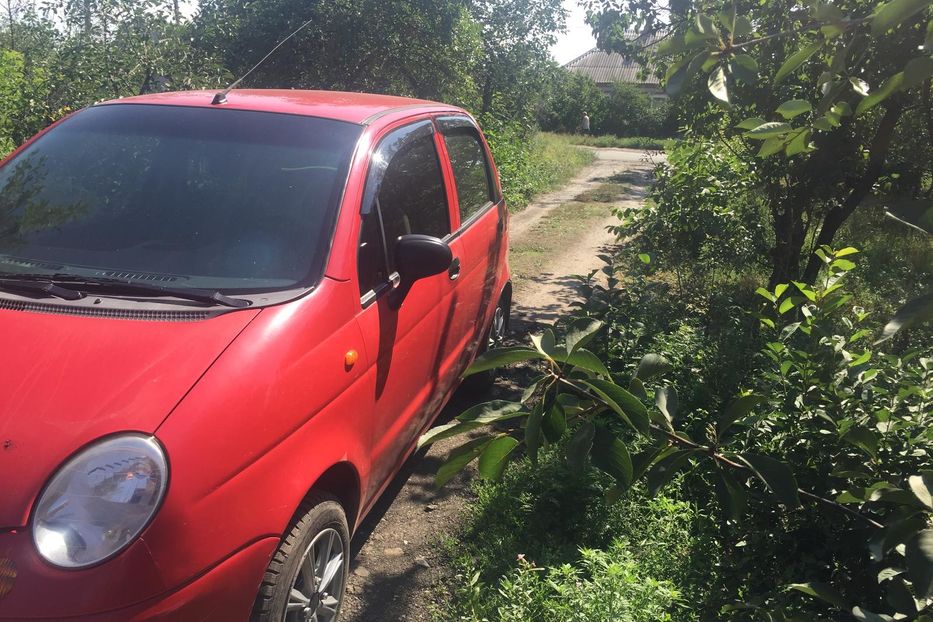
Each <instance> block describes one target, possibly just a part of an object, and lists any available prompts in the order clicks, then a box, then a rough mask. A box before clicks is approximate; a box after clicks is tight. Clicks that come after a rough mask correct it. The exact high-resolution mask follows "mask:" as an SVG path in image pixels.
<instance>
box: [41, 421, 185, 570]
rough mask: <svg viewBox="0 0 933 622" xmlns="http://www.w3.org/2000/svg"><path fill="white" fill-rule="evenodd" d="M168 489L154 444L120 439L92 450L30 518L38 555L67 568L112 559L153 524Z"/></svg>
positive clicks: (72, 463)
mask: <svg viewBox="0 0 933 622" xmlns="http://www.w3.org/2000/svg"><path fill="white" fill-rule="evenodd" d="M167 484H168V463H167V461H166V459H165V452H164V451H162V447H161V446H160V445H159V443H158V441H156V440H155V438H153V437H151V436H144V435H141V434H122V435H120V436H113V437H110V438H107V439H104V440H102V441H100V442H98V443H96V444H94V445H91V446H90V447H87V448H86V449H84V450H83V451H82V452H80V453H79V454H77V455H76V456H74V457H73V458H71V459H70V460H68V462H66V463H65V464H64V465H62V467H61V468H59V470H58V472H57V473H55V475H54V476H53V477H52V479H51V480H49V483H48V484H47V485H46V487H45V490H43V491H42V495H41V496H40V497H39V500H38V502H37V503H36V506H35V512H33V518H32V537H33V541H34V542H35V545H36V549H37V550H38V551H39V554H40V555H42V557H43V558H45V559H46V560H47V561H48V562H49V563H52V564H54V565H56V566H61V567H63V568H83V567H85V566H91V565H93V564H97V563H100V562H102V561H104V560H106V559H108V558H110V557H113V556H114V555H116V554H117V553H119V552H120V551H122V550H123V549H124V548H126V547H127V546H129V545H130V544H131V543H132V542H133V541H134V540H135V539H136V537H137V536H138V535H139V534H140V533H141V532H142V530H143V529H145V528H146V525H148V524H149V521H150V520H151V519H152V517H153V516H154V515H155V513H156V510H158V509H159V505H160V503H161V502H162V498H163V497H164V496H165V489H166V486H167Z"/></svg>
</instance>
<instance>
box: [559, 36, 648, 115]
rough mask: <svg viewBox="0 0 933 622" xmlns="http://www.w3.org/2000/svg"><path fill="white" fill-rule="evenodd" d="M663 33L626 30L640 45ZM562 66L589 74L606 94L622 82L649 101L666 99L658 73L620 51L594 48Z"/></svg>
mask: <svg viewBox="0 0 933 622" xmlns="http://www.w3.org/2000/svg"><path fill="white" fill-rule="evenodd" d="M663 37H664V33H663V32H661V33H654V34H651V35H639V34H638V33H627V34H626V39H628V40H629V41H632V42H633V43H635V44H636V45H640V46H643V47H652V46H655V45H657V44H658V42H659V41H660V40H661V39H662V38H663ZM564 68H565V69H567V70H569V71H572V72H574V73H579V74H583V75H585V76H588V77H589V78H590V79H591V80H592V81H593V82H595V83H596V85H597V86H598V87H599V88H600V89H601V90H602V91H603V92H604V93H607V94H608V93H610V92H611V91H612V85H613V84H616V83H618V82H621V83H623V84H631V85H633V86H635V87H637V88H638V89H639V90H641V91H643V92H644V93H646V94H647V95H648V96H649V97H651V99H652V101H662V100H666V99H667V93H665V92H664V89H663V88H661V81H660V80H659V79H658V77H657V76H655V75H654V74H653V72H651V71H650V70H649V69H647V68H646V67H645V65H643V64H642V63H640V62H639V61H637V60H635V59H633V58H627V57H626V56H623V55H622V54H617V53H615V52H604V51H602V50H599V49H597V48H593V49H592V50H590V51H589V52H586V53H585V54H582V55H580V56H578V57H577V58H575V59H573V60H572V61H570V62H569V63H567V64H566V65H564Z"/></svg>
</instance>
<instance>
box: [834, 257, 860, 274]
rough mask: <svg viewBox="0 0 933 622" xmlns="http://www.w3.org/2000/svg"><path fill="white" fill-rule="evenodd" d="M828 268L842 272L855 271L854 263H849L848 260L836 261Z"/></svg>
mask: <svg viewBox="0 0 933 622" xmlns="http://www.w3.org/2000/svg"><path fill="white" fill-rule="evenodd" d="M829 267H830V268H837V269H839V270H841V271H843V272H848V271H849V270H853V269H855V263H854V262H851V261H849V260H848V259H837V260H835V261H833V262H832V263H831V264H829Z"/></svg>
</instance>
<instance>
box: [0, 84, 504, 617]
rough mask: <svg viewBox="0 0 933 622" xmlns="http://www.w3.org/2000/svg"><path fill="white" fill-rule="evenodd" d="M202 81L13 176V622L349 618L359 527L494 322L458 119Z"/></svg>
mask: <svg viewBox="0 0 933 622" xmlns="http://www.w3.org/2000/svg"><path fill="white" fill-rule="evenodd" d="M214 96H215V93H209V92H189V93H172V94H162V95H153V96H144V97H139V98H131V99H123V100H118V101H112V102H108V103H105V104H101V105H96V106H93V107H90V108H88V109H85V110H83V111H81V112H78V113H76V114H74V115H72V116H70V117H68V118H67V119H65V120H63V121H61V122H60V123H58V124H56V125H54V126H53V127H51V128H50V129H49V130H47V131H46V132H43V133H42V134H40V135H39V136H37V137H36V138H34V139H33V140H32V141H30V142H29V143H27V144H26V145H24V146H23V147H22V148H21V149H19V150H18V151H17V152H16V153H14V154H13V155H12V156H11V157H10V158H8V159H7V160H6V161H5V162H4V163H3V164H2V166H0V343H2V344H3V350H2V351H3V358H2V362H0V620H87V621H99V620H108V621H109V620H114V621H121V622H124V621H127V620H180V621H189V620H191V621H194V620H197V621H205V620H217V621H223V622H230V621H231V620H247V619H253V620H277V621H282V620H285V621H291V620H314V621H317V622H331V621H332V620H335V619H336V618H337V617H338V615H339V611H340V603H341V601H342V598H343V593H344V584H345V582H346V578H347V571H348V568H349V544H350V537H351V535H352V534H353V531H354V528H355V527H356V526H357V525H358V524H359V523H360V520H361V518H362V517H363V516H365V515H366V513H367V511H368V510H369V509H370V508H371V507H372V506H373V504H374V502H375V501H376V499H377V498H378V497H379V494H380V492H381V491H382V490H383V489H384V488H385V487H386V485H387V484H388V483H389V482H390V480H391V479H392V478H393V475H394V474H395V473H396V472H397V471H398V469H399V468H400V467H401V465H402V463H403V462H404V461H405V459H406V458H407V456H409V455H410V454H411V452H412V451H413V448H414V446H415V443H416V440H417V438H418V437H419V435H420V434H421V433H422V432H423V431H425V429H426V428H427V427H428V426H430V425H431V423H432V420H433V419H434V417H435V416H436V415H437V414H438V412H439V411H440V410H441V408H442V407H443V406H444V404H445V402H446V401H447V399H448V398H449V397H450V395H451V393H452V392H453V391H454V389H455V388H456V387H457V385H458V383H459V379H460V376H461V374H462V372H463V371H464V369H465V368H466V367H467V365H468V364H469V363H470V362H471V360H472V359H473V358H474V356H475V355H476V353H477V352H478V351H479V350H481V349H483V348H484V347H486V346H487V345H488V342H489V340H496V339H497V338H498V337H499V336H501V334H502V332H503V331H504V330H505V324H506V322H507V318H508V309H509V304H510V297H511V287H510V284H509V273H508V266H507V263H506V250H507V220H508V213H507V212H506V209H505V205H504V202H503V200H502V192H501V189H500V187H499V183H498V178H497V173H496V169H495V166H494V164H493V162H492V159H491V157H490V155H489V150H488V147H487V145H486V143H485V141H484V139H483V136H482V134H481V132H480V131H479V129H478V127H477V125H476V122H475V121H474V120H473V119H472V118H471V117H470V116H469V115H468V114H467V113H465V112H464V111H463V110H460V109H458V108H455V107H452V106H447V105H443V104H438V103H433V102H427V101H417V100H411V99H404V98H397V97H387V96H376V95H362V94H349V93H331V92H303V91H234V92H232V93H230V94H229V95H228V97H227V99H226V100H223V99H222V98H218V99H219V101H214Z"/></svg>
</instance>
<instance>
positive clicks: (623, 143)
mask: <svg viewBox="0 0 933 622" xmlns="http://www.w3.org/2000/svg"><path fill="white" fill-rule="evenodd" d="M547 135H548V136H559V137H560V138H561V139H563V140H566V141H567V142H568V143H569V144H571V145H585V146H587V147H615V148H617V149H646V150H649V151H666V150H667V149H670V148H672V147H673V146H674V145H675V144H676V143H677V139H675V138H651V137H649V136H613V135H611V134H606V135H603V136H593V135H590V134H547Z"/></svg>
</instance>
